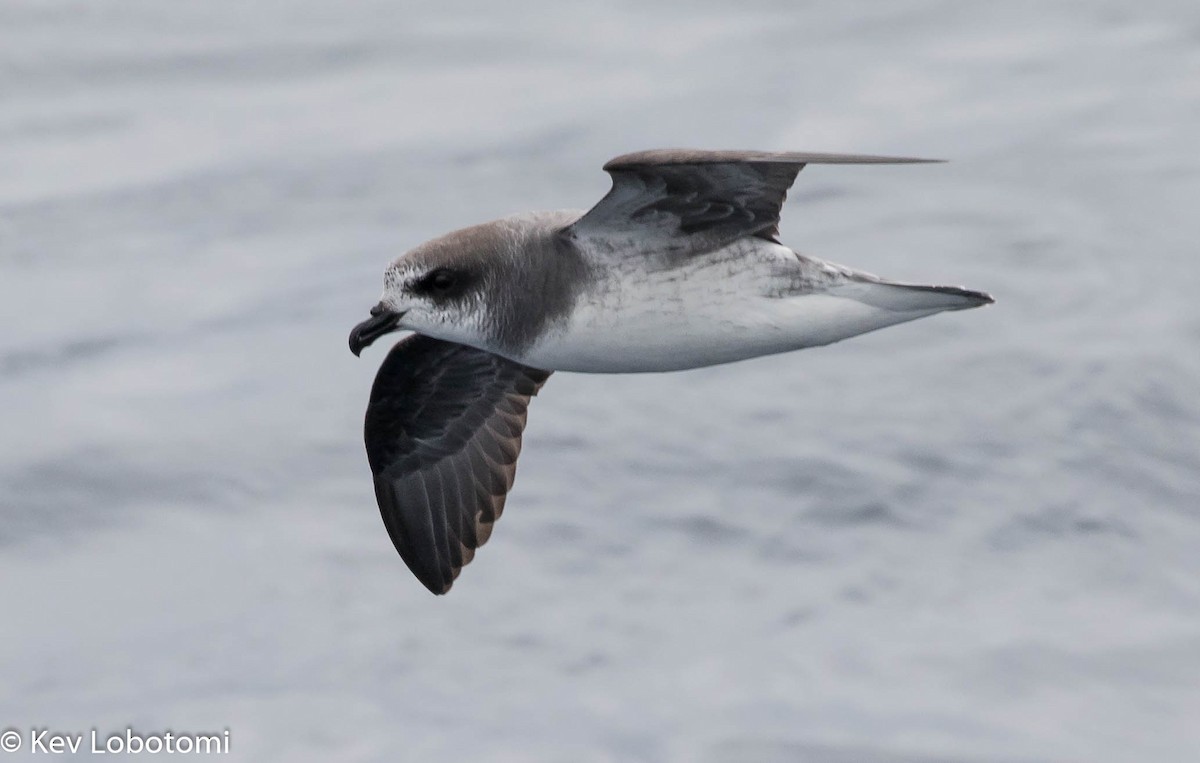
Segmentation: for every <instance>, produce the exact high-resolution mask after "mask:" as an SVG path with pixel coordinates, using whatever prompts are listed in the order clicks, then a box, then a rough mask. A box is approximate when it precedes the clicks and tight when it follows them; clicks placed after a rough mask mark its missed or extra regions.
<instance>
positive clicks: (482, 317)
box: [350, 212, 578, 355]
mask: <svg viewBox="0 0 1200 763" xmlns="http://www.w3.org/2000/svg"><path fill="white" fill-rule="evenodd" d="M576 216H578V213H577V212H576V213H546V214H526V215H519V216H516V217H510V218H505V219H503V220H496V221H493V222H489V223H483V224H481V225H474V226H471V227H469V228H463V229H462V230H457V231H454V232H452V233H448V234H446V235H445V236H442V237H440V238H435V239H433V240H432V241H427V242H426V243H424V244H421V245H420V246H418V247H416V248H415V249H413V250H411V251H409V252H407V253H405V254H403V255H401V256H400V257H398V258H397V259H396V260H394V261H393V262H392V263H391V264H390V265H388V268H387V270H386V271H384V276H383V296H382V298H381V299H380V301H379V304H377V305H376V306H375V307H373V308H372V309H371V318H369V319H368V320H365V321H363V322H362V323H360V324H358V325H357V326H355V327H354V331H353V332H351V334H350V349H351V351H353V352H354V354H355V355H357V354H358V353H359V352H361V351H362V349H363V348H364V347H366V346H367V345H369V344H371V343H372V342H373V341H375V340H376V339H378V338H379V337H381V336H383V335H384V334H387V333H390V332H392V331H397V330H401V329H404V330H410V331H416V332H418V333H420V334H425V335H426V336H431V337H434V338H437V339H444V340H446V341H451V342H459V343H462V344H469V345H472V346H475V347H480V348H482V349H491V350H497V349H500V348H508V349H514V348H516V347H518V346H519V345H520V344H522V340H523V339H524V338H527V337H525V336H524V335H523V332H525V333H528V332H529V331H533V330H537V329H540V328H541V326H543V325H544V323H545V322H546V320H548V319H551V318H553V317H555V315H554V313H555V312H556V310H557V309H558V308H559V307H560V305H559V303H560V302H562V299H557V298H556V295H559V296H565V290H566V287H565V285H564V276H565V275H566V273H567V271H569V270H571V269H572V268H571V267H570V266H571V264H572V261H573V258H572V257H570V256H569V255H564V253H563V251H562V248H561V243H560V242H559V241H558V237H557V235H556V234H557V233H558V232H559V231H560V230H561V229H562V226H563V224H564V223H565V222H569V221H571V220H573V219H574V217H576Z"/></svg>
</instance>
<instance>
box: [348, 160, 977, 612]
mask: <svg viewBox="0 0 1200 763" xmlns="http://www.w3.org/2000/svg"><path fill="white" fill-rule="evenodd" d="M923 161H928V160H922V159H904V158H895V157H881V156H855V155H848V154H810V153H768V152H760V151H694V150H678V149H675V150H658V151H644V152H639V153H634V154H627V155H625V156H619V157H617V158H616V159H613V160H612V161H610V162H609V163H608V164H606V165H604V169H605V171H607V172H608V173H609V175H611V176H612V189H611V190H610V191H609V192H608V194H607V195H606V196H605V197H604V198H603V199H601V200H600V202H599V203H598V204H596V206H594V207H592V209H591V210H589V211H588V212H586V213H583V212H580V211H557V212H536V213H527V214H521V215H515V216H513V217H508V218H504V219H502V220H496V221H493V222H488V223H483V224H481V225H475V226H472V227H469V228H464V229H462V230H458V231H454V232H452V233H448V234H446V235H444V236H442V237H440V238H436V239H433V240H432V241H429V242H426V243H424V244H421V245H420V246H418V247H416V248H415V249H413V250H411V251H409V252H407V253H406V254H403V255H401V256H400V257H398V258H397V259H396V260H395V261H393V262H392V263H391V264H390V265H389V266H388V267H387V270H386V271H385V273H384V289H383V297H382V299H380V301H379V304H377V305H376V306H375V307H374V308H372V309H371V317H370V318H368V319H367V320H365V321H363V322H362V323H360V324H358V325H357V326H355V327H354V330H353V331H352V332H351V333H350V349H351V350H352V351H353V352H354V354H355V355H358V354H359V353H360V352H361V351H362V349H363V348H364V347H366V346H367V345H369V344H371V343H372V342H374V341H375V340H376V339H378V338H379V337H381V336H383V335H384V334H388V333H390V332H393V331H397V330H407V331H412V332H415V333H413V334H412V335H410V336H408V337H406V338H404V339H402V340H401V341H399V342H398V343H397V344H396V345H395V346H394V347H393V348H392V350H391V352H389V353H388V355H387V357H386V358H385V359H384V361H383V365H382V366H381V367H380V369H379V373H378V375H377V376H376V377H375V383H374V386H373V387H372V389H371V398H370V402H369V404H368V406H367V415H366V426H365V440H366V448H367V460H368V462H369V463H370V466H371V472H372V474H373V475H374V479H375V495H376V498H377V499H378V502H379V509H380V511H381V512H382V514H383V523H384V525H386V527H387V531H388V534H389V535H391V538H392V542H393V543H394V544H395V546H396V550H397V551H399V552H400V556H401V558H403V559H404V562H405V563H406V564H407V565H408V567H409V569H410V570H412V572H413V574H414V575H416V576H417V578H418V579H419V580H420V581H421V582H422V583H423V584H424V585H425V586H426V587H427V588H428V589H429V590H430V591H432V592H433V593H435V594H443V593H446V592H447V591H448V590H450V586H451V585H452V584H453V582H454V579H455V578H456V577H457V576H458V573H459V571H460V570H461V569H462V567H463V565H465V564H467V563H468V562H470V561H471V559H472V558H473V557H474V555H475V549H477V548H478V547H479V546H481V545H483V544H484V543H485V542H486V541H487V539H488V537H489V536H490V535H491V533H492V526H493V524H494V523H495V522H496V520H497V519H498V518H499V516H500V512H501V511H502V510H503V508H504V500H505V496H506V495H507V494H508V491H509V489H510V488H511V487H512V484H513V476H514V474H515V472H516V462H517V455H518V453H519V452H520V450H521V433H522V431H523V430H524V428H525V417H526V409H527V408H528V405H529V400H530V398H532V397H533V396H534V395H535V394H537V392H538V390H539V389H540V388H541V386H542V384H544V383H545V381H546V379H547V378H548V377H549V376H550V374H551V372H553V371H581V372H589V373H638V372H650V371H675V370H681V369H687V368H699V367H702V366H711V365H716V364H718V363H729V362H732V361H736V360H743V359H746V358H753V357H757V356H760V355H769V354H772V353H779V352H788V351H791V350H799V349H802V348H805V347H816V346H819V345H825V344H830V343H831V342H836V341H839V340H841V339H846V338H847V337H852V336H856V335H858V334H862V333H865V332H867V331H873V330H875V329H879V328H883V327H884V326H891V325H893V324H896V323H903V322H905V321H911V320H915V319H917V318H923V317H925V316H927V315H933V314H934V313H940V312H942V311H943V310H963V309H967V308H971V307H979V306H980V305H985V304H988V303H990V302H991V301H992V298H991V297H990V296H988V295H987V294H985V293H983V292H978V291H970V290H967V289H963V288H959V287H957V286H919V285H914V284H904V283H895V282H891V281H885V280H883V279H881V278H878V277H876V276H873V275H870V274H868V273H863V272H859V271H856V270H852V269H850V268H847V267H843V266H841V265H835V264H833V263H830V262H825V261H822V260H819V259H816V258H813V257H809V256H806V255H802V254H799V253H797V252H794V251H792V250H791V249H790V248H788V247H787V246H784V245H783V244H782V243H781V242H780V240H779V228H778V225H779V213H780V207H781V206H782V205H783V201H784V197H785V195H786V194H787V190H788V188H790V187H791V185H792V181H794V180H795V178H796V174H797V173H798V172H799V171H800V170H801V169H802V168H803V167H804V166H805V165H806V164H909V163H916V162H923Z"/></svg>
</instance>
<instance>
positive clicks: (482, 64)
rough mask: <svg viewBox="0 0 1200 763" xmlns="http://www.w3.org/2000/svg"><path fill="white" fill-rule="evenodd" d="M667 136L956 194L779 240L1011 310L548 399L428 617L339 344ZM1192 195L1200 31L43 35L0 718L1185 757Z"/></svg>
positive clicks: (9, 56) (577, 748) (349, 741)
mask: <svg viewBox="0 0 1200 763" xmlns="http://www.w3.org/2000/svg"><path fill="white" fill-rule="evenodd" d="M666 146H691V147H701V148H754V149H793V150H803V151H848V152H864V153H882V154H889V153H891V154H899V155H916V156H929V157H937V158H945V159H950V160H952V161H951V163H949V164H945V165H927V166H909V167H816V166H814V167H809V168H808V169H806V170H805V171H804V172H803V173H802V174H801V175H800V178H799V180H798V182H797V185H796V187H795V189H794V191H793V193H792V194H791V196H790V199H789V202H788V204H787V206H786V207H785V209H784V220H783V226H782V228H783V240H784V242H785V243H788V244H790V245H791V246H792V247H793V248H796V249H798V250H800V251H802V252H806V253H809V254H813V255H816V256H820V257H824V258H826V259H830V260H833V261H836V262H841V263H845V264H848V265H851V266H854V267H857V268H861V269H865V270H869V271H872V272H876V273H879V274H881V275H884V276H888V277H892V278H898V279H905V280H912V281H917V282H926V283H953V284H962V285H965V286H968V287H971V288H976V289H983V290H986V291H989V292H991V293H992V294H993V295H995V296H996V298H997V304H996V305H994V306H992V307H989V308H986V309H983V310H977V311H972V312H968V313H956V314H948V315H942V316H938V317H936V318H932V319H928V320H923V321H919V322H916V323H911V324H907V325H903V326H899V327H895V328H890V329H886V330H884V331H881V332H878V333H875V334H871V335H867V336H865V337H861V338H857V339H854V340H852V341H849V342H846V343H843V344H840V345H836V346H833V347H829V348H823V349H819V350H812V351H807V352H802V353H796V354H791V355H783V356H776V357H771V358H763V359H758V360H754V361H749V362H744V363H739V364H734V365H730V366H725V367H720V368H711V369H705V370H701V371H693V372H686V373H677V374H666V375H650V376H627V377H599V376H585V375H577V374H558V375H556V376H555V377H554V378H553V379H551V381H550V383H549V384H548V385H547V386H546V387H545V389H544V390H543V393H542V395H541V396H540V397H539V398H538V399H537V400H536V401H535V402H534V404H533V406H532V409H531V415H530V425H529V429H528V432H527V436H526V440H525V453H524V455H523V457H522V461H521V467H520V470H519V474H518V479H517V484H516V489H515V491H514V492H513V494H512V495H511V497H510V499H509V503H508V510H507V512H506V514H505V516H504V518H503V520H502V522H501V523H500V524H499V525H498V527H497V530H496V533H495V534H494V536H493V537H492V540H491V542H490V543H489V544H488V545H487V546H486V547H485V548H484V549H483V550H482V551H481V552H480V554H479V556H478V557H477V559H476V560H475V562H474V563H473V564H472V565H471V566H470V567H469V568H467V569H466V570H465V572H464V574H463V576H462V577H461V578H460V579H459V581H458V584H457V585H456V586H455V588H454V591H453V592H452V593H451V594H450V595H449V596H448V597H445V598H434V597H432V596H430V595H429V594H428V593H427V592H426V591H425V590H424V589H423V588H422V587H421V586H420V585H419V584H418V583H417V581H416V580H415V579H414V578H412V577H411V575H410V574H409V573H408V571H407V569H406V568H405V567H404V565H403V563H402V562H401V560H400V559H399V557H398V556H397V555H396V553H395V552H394V551H393V549H392V546H391V543H390V542H389V540H388V537H387V534H386V533H385V531H384V528H383V526H382V523H381V521H380V519H379V516H378V512H377V510H376V508H375V503H374V496H373V493H372V487H371V480H370V474H369V472H368V469H367V465H366V460H365V456H364V453H363V449H362V443H361V425H362V414H363V410H364V407H365V403H366V398H367V394H368V390H369V388H370V384H371V381H372V378H373V376H374V373H375V370H376V368H377V365H378V363H379V361H380V360H381V359H382V357H383V355H384V349H385V347H377V348H372V349H371V350H370V351H368V352H367V353H365V354H364V357H363V358H362V359H355V358H354V357H353V356H351V354H350V353H349V351H348V350H347V348H346V336H347V334H348V333H349V330H350V328H351V327H352V326H353V325H354V324H355V323H357V322H358V321H360V320H362V319H363V318H365V317H366V311H367V309H368V308H369V307H370V306H371V305H373V304H374V303H375V301H376V300H377V299H378V296H379V292H380V290H381V283H382V281H381V276H382V271H383V267H384V266H385V264H386V263H387V261H388V260H390V259H391V258H393V257H394V256H396V255H398V254H400V253H401V252H403V251H405V250H406V249H408V248H410V247H412V246H414V245H415V244H417V243H419V242H421V241H423V240H425V239H427V238H430V237H432V236H435V235H438V234H440V233H443V232H445V231H447V230H449V229H452V228H457V227H461V226H464V225H468V224H472V223H475V222H479V221H483V220H488V219H492V218H495V217H499V216H503V215H506V214H509V213H513V212H518V211H523V210H527V209H538V208H564V207H565V208H586V207H588V206H590V205H591V204H593V203H594V202H595V201H596V200H598V199H599V198H600V196H601V195H603V194H604V193H605V191H606V190H607V189H608V185H609V181H608V178H607V176H606V175H605V174H604V173H603V172H602V171H601V170H600V166H601V164H603V162H604V161H606V160H607V159H609V158H610V157H612V156H614V155H616V154H620V153H624V152H628V151H633V150H638V149H644V148H651V147H666ZM1198 202H1200V6H1198V5H1197V4H1196V3H1195V2H1194V0H1179V1H1178V2H1174V1H1172V0H1155V1H1153V2H1150V1H1146V2H1138V3H1130V2H1124V1H1118V0H1094V1H1089V2H1086V3H1085V2H1046V3H1041V2H1039V3H1033V2H1029V3H1023V2H1017V3H990V2H986V3H985V2H960V1H958V0H899V1H897V2H886V3H884V2H844V3H836V4H835V3H820V4H817V3H803V4H802V3H795V2H774V3H772V2H752V1H747V2H738V3H735V4H730V3H727V2H720V3H717V2H690V3H686V4H685V3H658V4H653V5H652V6H651V5H649V4H646V3H641V2H609V3H602V4H600V3H593V4H589V5H588V6H587V7H576V6H572V7H567V6H566V5H565V4H560V3H552V2H548V1H544V2H543V1H537V2H523V3H519V4H517V3H513V4H499V3H490V2H476V3H453V4H451V3H436V4H435V3H410V2H398V1H397V0H389V1H388V2H382V1H381V2H353V3H350V2H333V0H302V1H301V2H290V3H246V2H235V1H234V0H208V1H206V2H204V3H188V4H181V3H162V2H159V0H121V1H120V2H117V1H113V2H103V3H98V2H90V1H88V2H85V1H83V0H78V1H74V2H67V1H64V0H3V2H0V317H2V320H3V324H2V325H3V327H4V328H3V331H2V332H0V406H2V411H3V422H4V423H3V431H4V433H5V434H4V436H3V437H2V438H0V512H2V514H0V518H2V520H3V521H2V522H0V602H2V606H3V608H4V615H3V617H2V619H0V727H4V728H8V727H12V728H16V729H18V730H20V731H21V733H22V734H23V735H26V734H27V731H28V729H29V727H31V726H36V727H51V728H53V729H57V730H61V731H68V732H79V731H85V730H87V729H90V728H91V727H97V728H98V729H99V731H100V733H101V735H102V736H103V735H105V734H106V733H108V732H110V731H121V730H123V729H124V728H126V727H132V728H133V729H134V730H135V731H140V732H142V733H151V732H154V731H161V730H164V729H174V730H175V731H176V732H183V731H190V732H201V731H211V730H214V729H216V730H220V729H224V728H229V729H230V730H231V737H232V755H231V756H230V757H232V758H234V759H237V760H246V761H289V762H290V761H309V760H312V761H328V760H337V761H397V760H469V761H569V762H571V763H578V762H581V761H583V762H591V761H620V762H622V763H623V762H626V761H701V762H702V763H734V762H736V763H744V762H746V761H750V762H758V763H768V762H769V763H774V762H775V761H814V762H816V763H863V762H866V763H923V762H929V763H939V762H940V763H966V762H980V763H990V762H993V761H1089V762H1091V761H1096V762H1108V761H1158V762H1171V763H1173V762H1175V761H1180V762H1182V761H1194V760H1197V759H1198V757H1200V723H1198V722H1197V718H1200V399H1198V391H1200V350H1198V346H1200V301H1198V300H1197V298H1196V295H1197V293H1198V291H1200V252H1198V251H1197V242H1198V241H1200V221H1198V219H1197V218H1198V215H1197V205H1198ZM26 741H28V740H26ZM9 757H11V758H13V759H16V758H18V757H20V756H9Z"/></svg>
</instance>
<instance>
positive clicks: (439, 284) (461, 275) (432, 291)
mask: <svg viewBox="0 0 1200 763" xmlns="http://www.w3.org/2000/svg"><path fill="white" fill-rule="evenodd" d="M470 280H471V279H470V276H469V274H467V273H465V272H463V271H460V270H456V269H454V268H434V269H433V270H431V271H429V272H428V273H426V274H425V275H423V276H421V278H419V279H418V280H417V281H416V282H415V283H413V285H412V287H411V289H412V291H413V292H415V293H417V294H425V295H428V296H430V297H433V298H434V299H449V298H453V297H457V296H459V295H460V294H462V293H463V292H464V291H466V290H467V288H468V287H469V286H470Z"/></svg>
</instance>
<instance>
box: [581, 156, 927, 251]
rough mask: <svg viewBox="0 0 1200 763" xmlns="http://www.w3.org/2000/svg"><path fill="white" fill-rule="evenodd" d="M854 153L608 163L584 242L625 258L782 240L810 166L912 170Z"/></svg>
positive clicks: (893, 159)
mask: <svg viewBox="0 0 1200 763" xmlns="http://www.w3.org/2000/svg"><path fill="white" fill-rule="evenodd" d="M925 161H930V160H928V159H904V158H898V157H886V156H856V155H853V154H805V153H772V152H766V151H693V150H689V149H664V150H658V151H641V152H639V153H636V154H626V155H624V156H618V157H617V158H616V159H613V160H612V161H610V162H609V163H608V164H606V165H604V169H605V171H607V172H608V174H610V175H612V179H613V186H612V190H610V191H609V192H608V195H607V196H605V197H604V198H603V199H601V200H600V203H599V204H597V205H596V206H594V207H592V208H591V210H589V211H588V213H587V214H585V215H584V216H583V217H581V218H580V219H579V220H578V221H577V222H575V224H574V225H572V226H571V227H570V228H568V229H567V233H568V235H570V236H572V237H573V238H575V239H576V240H577V241H580V242H581V243H585V244H591V245H592V248H593V249H595V248H603V249H607V250H613V251H617V252H624V251H627V250H634V251H640V252H644V253H648V254H650V253H653V254H665V255H688V254H699V253H703V252H709V251H712V250H714V249H719V248H720V247H722V246H724V245H726V244H729V243H731V242H733V241H736V240H737V239H739V238H741V237H743V236H760V237H762V238H767V239H771V240H774V238H775V236H776V235H777V234H778V232H779V227H778V226H779V209H780V207H781V206H782V205H783V200H784V197H785V196H787V190H788V188H790V187H791V185H792V182H793V181H794V180H795V179H796V174H797V173H798V172H800V170H801V169H802V168H803V167H804V165H806V164H909V163H915V162H925Z"/></svg>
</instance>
